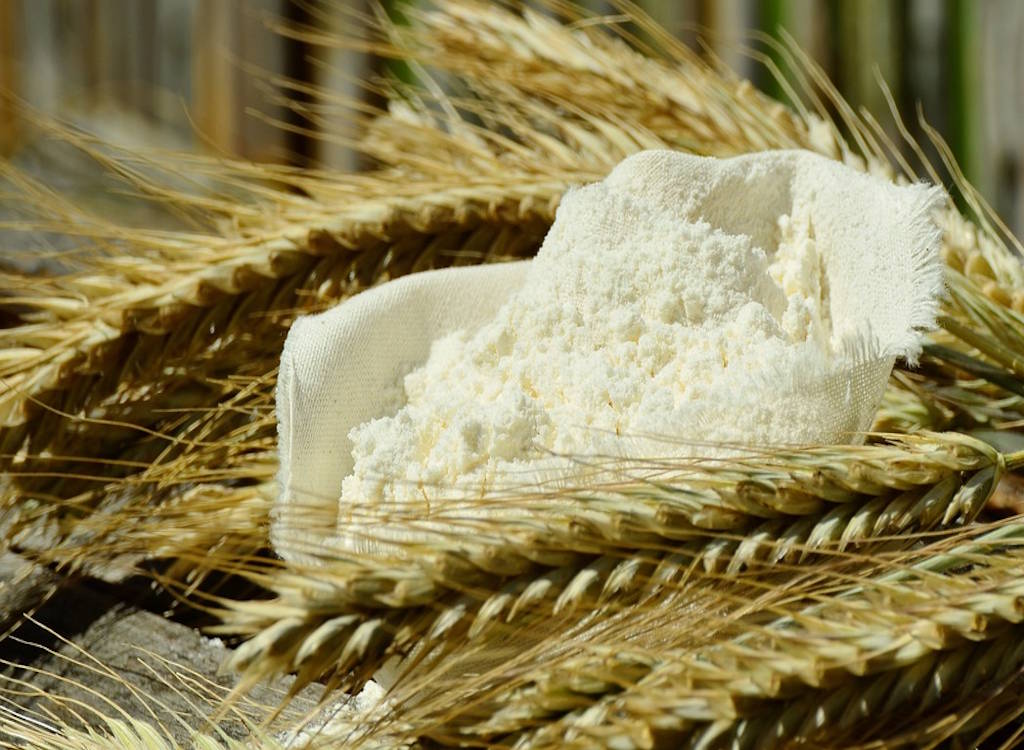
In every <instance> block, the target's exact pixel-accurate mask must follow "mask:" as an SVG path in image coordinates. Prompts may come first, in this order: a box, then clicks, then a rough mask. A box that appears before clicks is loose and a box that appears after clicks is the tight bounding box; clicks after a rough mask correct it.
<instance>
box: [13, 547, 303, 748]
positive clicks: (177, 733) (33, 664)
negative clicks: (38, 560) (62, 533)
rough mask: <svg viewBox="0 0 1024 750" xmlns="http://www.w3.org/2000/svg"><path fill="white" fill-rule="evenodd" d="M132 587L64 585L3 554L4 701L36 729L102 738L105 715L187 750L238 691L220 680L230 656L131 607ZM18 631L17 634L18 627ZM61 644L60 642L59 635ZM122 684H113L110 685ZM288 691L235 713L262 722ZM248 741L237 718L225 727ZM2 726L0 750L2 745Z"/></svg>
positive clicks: (281, 685) (259, 692) (278, 690)
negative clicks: (153, 730)
mask: <svg viewBox="0 0 1024 750" xmlns="http://www.w3.org/2000/svg"><path fill="white" fill-rule="evenodd" d="M137 594H138V592H137V590H136V591H134V593H133V590H132V589H131V588H130V587H121V588H119V587H111V586H105V585H103V584H100V583H98V582H96V581H94V580H91V579H76V580H72V579H67V578H63V577H61V576H60V575H57V574H55V573H53V572H52V571H49V570H47V569H45V568H41V567H39V566H37V565H35V564H33V563H31V562H28V561H27V560H25V559H24V558H21V557H19V556H17V555H15V554H13V553H9V552H8V553H3V554H0V627H3V629H4V630H5V631H11V635H10V636H9V637H7V638H4V639H2V640H0V664H3V665H6V666H5V667H4V668H3V669H2V670H0V700H3V701H4V703H5V704H6V706H7V707H8V708H10V707H11V706H12V705H14V706H17V709H18V711H19V712H20V713H21V714H22V715H24V716H28V717H34V718H36V719H38V720H40V721H43V722H44V723H46V722H51V723H52V722H53V721H55V720H59V721H60V722H62V723H64V724H65V725H67V726H71V727H76V728H81V729H86V728H88V727H92V728H95V729H99V728H102V726H103V725H102V723H101V720H100V719H99V718H98V717H99V713H98V712H102V713H104V714H106V715H108V716H109V715H111V713H112V706H117V707H118V708H117V709H114V710H115V712H116V713H120V712H121V711H123V712H124V713H125V714H127V715H129V716H132V717H135V718H140V719H145V720H147V721H151V722H152V723H154V724H157V725H159V726H161V727H164V728H165V729H166V730H167V732H168V733H169V734H170V735H171V736H172V737H173V738H174V739H175V740H176V741H177V742H179V743H182V745H183V746H188V745H187V744H186V743H187V741H188V739H189V736H190V734H191V733H192V732H193V731H194V730H201V729H207V730H209V726H205V727H204V723H205V722H204V718H203V717H205V716H208V715H210V714H211V713H212V712H213V710H214V708H215V707H216V705H217V701H218V700H219V699H221V698H223V697H224V696H225V695H227V693H228V692H229V690H230V688H231V687H232V686H233V684H234V677H233V675H225V674H221V673H220V668H221V665H222V663H223V661H224V659H225V658H226V656H227V654H228V649H227V648H226V647H225V646H224V645H223V644H222V643H221V642H220V641H218V640H215V639H209V638H206V637H204V636H203V635H202V634H201V633H200V632H198V631H197V630H195V629H193V628H191V627H187V626H186V625H183V624H180V623H178V622H174V621H173V620H170V619H167V618H165V617H163V616H161V615H160V614H156V613H153V612H149V611H146V610H144V609H140V608H137V607H133V606H132V605H131V603H130V602H131V601H132V600H133V599H137V598H138V595H137ZM19 622H20V626H18V624H19ZM58 633H59V634H60V635H59V636H58V635H57V634H58ZM115 675H116V678H115V677H114V676H115ZM288 684H289V681H288V680H279V681H277V682H275V683H273V684H271V685H269V686H261V687H259V688H257V689H256V690H255V691H254V692H253V694H252V695H251V696H250V698H249V699H248V700H247V701H244V702H242V703H241V704H239V711H240V712H241V714H242V715H251V716H252V717H253V718H254V719H256V720H257V721H258V719H259V718H262V717H265V715H266V710H265V709H264V710H262V711H257V710H254V708H255V707H256V706H259V705H264V706H266V705H276V704H277V703H278V701H279V700H280V699H281V698H282V697H283V695H284V694H285V692H286V690H287V687H288ZM315 696H316V691H315V690H314V689H307V690H306V691H303V693H301V694H300V695H299V697H298V698H297V699H296V700H295V702H294V704H293V705H292V706H291V708H290V713H291V714H292V715H301V714H304V713H305V712H307V711H309V710H310V709H311V708H312V707H313V706H314V705H315ZM219 726H220V728H221V730H223V731H225V732H227V733H228V734H229V735H231V736H235V737H242V736H245V727H244V724H243V723H242V721H241V719H240V717H239V716H238V715H235V716H231V717H228V718H227V719H226V720H225V721H224V722H222V723H221V724H220V725H219ZM2 727H3V722H0V742H2V741H4V739H7V740H10V739H11V738H10V737H6V738H5V737H4V732H3V728H2Z"/></svg>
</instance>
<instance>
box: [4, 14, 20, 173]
mask: <svg viewBox="0 0 1024 750" xmlns="http://www.w3.org/2000/svg"><path fill="white" fill-rule="evenodd" d="M15 3H16V0H0V156H9V155H10V154H11V153H12V152H13V151H14V148H15V144H16V141H17V137H18V133H17V123H16V121H15V116H14V106H13V104H12V102H11V100H10V98H9V97H10V96H14V95H17V93H18V79H17V75H16V70H15V65H16V62H17V59H18V52H17V49H16V48H15V44H16V43H17V41H18V27H19V21H20V19H19V17H18V9H17V8H16V7H15Z"/></svg>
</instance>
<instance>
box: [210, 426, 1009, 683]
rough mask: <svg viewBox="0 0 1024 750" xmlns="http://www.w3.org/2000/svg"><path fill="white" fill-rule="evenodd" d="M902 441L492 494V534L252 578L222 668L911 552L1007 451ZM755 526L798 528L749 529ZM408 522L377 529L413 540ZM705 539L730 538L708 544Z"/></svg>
mask: <svg viewBox="0 0 1024 750" xmlns="http://www.w3.org/2000/svg"><path fill="white" fill-rule="evenodd" d="M899 441H900V442H898V443H894V444H889V445H872V446H862V447H854V446H848V447H845V448H844V449H843V450H836V449H834V448H833V449H810V450H806V451H792V452H779V453H775V454H772V455H770V456H767V457H760V456H759V457H756V458H748V459H746V460H745V461H736V462H725V463H724V464H722V465H717V466H716V465H715V464H711V465H707V466H705V465H701V464H697V465H696V466H693V465H687V464H685V463H684V464H682V465H680V467H679V468H676V469H675V470H672V467H671V464H670V463H669V462H667V461H666V462H662V463H661V464H660V465H659V468H660V469H661V473H660V475H659V476H658V480H657V482H647V483H644V482H641V483H639V484H635V485H634V486H632V487H630V486H626V487H622V486H621V485H620V486H618V487H613V488H609V489H608V490H604V489H602V488H600V487H599V486H596V487H595V486H593V485H592V486H590V487H588V490H587V492H586V493H581V492H572V491H569V492H560V493H558V494H556V495H554V496H551V497H545V496H543V495H540V496H538V497H537V498H536V499H535V500H534V501H533V502H531V503H530V504H528V505H525V506H521V508H517V507H516V505H517V503H518V504H521V503H522V502H523V500H522V498H499V500H500V502H501V505H502V512H503V515H504V517H506V518H508V519H512V522H510V523H506V524H504V526H503V532H502V534H501V535H500V536H496V535H494V534H492V533H490V527H488V526H486V525H481V524H479V523H474V524H470V525H466V522H465V521H464V520H463V521H462V522H461V525H460V518H464V517H465V509H464V508H463V509H460V510H459V511H457V512H454V513H452V514H451V517H450V518H449V517H446V518H445V521H444V523H445V525H446V526H447V527H449V528H450V529H452V533H450V535H449V534H446V535H436V536H435V538H432V539H431V540H430V543H429V544H426V543H424V542H423V541H420V540H417V541H415V542H410V543H408V555H407V556H406V557H404V558H402V559H399V560H388V559H381V560H374V559H373V558H367V557H363V558H353V559H348V560H343V559H335V560H333V561H329V562H328V563H327V564H326V565H325V566H324V567H323V568H317V569H315V570H308V571H302V570H300V571H292V570H280V571H277V572H274V573H271V574H260V575H258V576H256V580H257V582H259V583H260V584H261V585H264V586H266V587H268V588H270V589H271V590H273V591H276V592H277V594H278V596H277V598H276V599H274V600H271V601H266V602H230V603H228V604H227V610H226V611H225V612H224V613H223V614H222V617H223V619H224V621H225V624H224V625H223V626H218V627H217V632H231V633H245V634H251V635H252V636H253V637H252V638H251V640H249V641H248V642H247V643H246V644H245V646H243V647H242V648H240V649H238V651H236V653H235V656H234V657H233V658H232V660H231V662H230V663H229V665H228V666H229V667H231V668H233V669H236V670H239V671H242V672H244V677H243V679H242V684H243V685H245V686H250V685H252V684H255V683H256V682H257V681H258V680H260V679H263V678H265V677H268V676H271V675H274V674H278V673H280V672H285V671H299V673H300V676H299V681H298V682H297V685H301V684H304V682H306V681H308V680H312V679H317V678H319V677H321V676H323V675H325V674H328V673H337V674H338V676H339V679H340V680H342V681H345V680H347V672H348V671H349V670H352V669H354V668H356V667H359V669H358V670H357V673H358V675H362V676H365V675H368V674H372V672H373V671H375V670H376V669H378V668H379V667H380V666H381V664H382V663H383V662H384V661H385V660H386V659H387V658H388V657H389V655H390V654H391V653H393V652H398V653H409V652H411V651H414V650H418V651H419V652H421V653H422V652H424V651H429V650H430V649H432V648H434V647H435V646H436V647H441V646H442V645H443V644H442V641H444V640H445V639H454V640H455V641H456V642H458V641H459V640H461V639H462V638H465V637H468V638H469V639H470V640H471V641H477V642H482V640H483V636H484V635H487V634H493V633H494V632H495V628H494V626H495V625H496V624H497V623H498V622H499V618H501V619H502V620H504V622H503V623H502V625H503V627H502V628H499V629H498V630H499V631H503V630H504V629H505V628H507V627H525V628H527V629H529V626H530V625H531V624H532V623H536V622H537V621H538V620H541V619H543V618H545V617H547V616H548V615H549V614H552V615H554V616H559V615H564V614H571V613H573V612H574V611H577V610H582V611H585V612H587V613H589V615H591V616H594V615H597V614H602V613H605V612H611V611H618V610H621V609H622V608H623V607H627V606H630V605H632V604H635V603H636V599H635V596H636V595H637V594H642V593H644V592H643V586H641V585H640V582H641V581H647V580H663V581H664V583H663V584H662V585H660V586H656V587H655V588H656V590H660V589H661V588H664V587H665V586H668V585H669V583H670V581H671V579H672V578H673V577H675V576H676V575H678V573H679V571H680V570H683V571H692V570H693V569H694V568H695V567H699V568H700V569H703V570H706V571H708V572H709V573H714V572H716V570H717V569H718V568H720V567H723V566H724V567H725V568H726V574H727V575H734V574H735V573H736V572H738V571H739V570H740V569H741V568H742V567H743V566H750V565H752V564H753V563H754V562H755V560H757V559H759V558H760V559H762V560H763V561H764V563H763V564H765V565H768V566H778V567H779V569H785V568H786V566H787V564H789V563H791V562H796V563H799V562H801V561H803V560H805V559H806V558H807V557H808V555H811V554H813V553H814V552H815V551H822V552H828V551H831V552H833V553H834V552H836V551H843V550H844V549H846V548H848V547H851V548H852V545H856V544H858V543H863V542H864V541H867V540H870V539H872V538H878V537H880V536H883V535H890V534H900V533H903V534H905V536H904V537H902V538H903V540H904V543H910V541H911V540H912V539H913V536H912V535H910V532H916V531H923V530H928V529H932V528H941V527H943V526H950V525H954V524H962V523H965V522H967V521H969V520H970V519H972V518H973V517H974V515H975V514H976V513H977V512H978V510H980V508H981V507H982V505H983V504H984V502H985V501H986V499H987V498H988V496H989V494H990V493H991V491H992V489H993V487H994V486H995V482H997V481H998V478H999V476H1000V474H1001V473H1002V471H1003V458H1002V456H1000V455H999V454H998V453H996V452H995V451H994V450H992V449H991V448H989V447H988V446H986V445H984V444H982V443H980V442H978V441H974V440H971V439H969V438H964V437H962V436H951V435H947V436H934V435H933V436H924V435H921V436H903V437H901V438H899ZM679 498H682V499H681V500H680V499H679ZM525 511H528V513H529V515H528V516H527V515H526V514H525ZM441 513H442V515H446V511H441ZM765 516H767V517H769V518H779V519H785V518H786V517H787V516H788V517H790V518H793V517H797V518H795V519H793V520H777V521H774V520H773V521H770V522H769V523H768V524H762V525H760V527H758V524H759V522H760V519H761V518H763V517H765ZM528 518H529V519H534V520H532V521H528V520H527V519H528ZM382 520H384V519H382ZM431 520H432V522H433V524H434V525H435V526H436V521H434V519H431ZM418 521H419V519H418V518H416V517H415V516H412V515H410V516H409V517H405V518H400V519H387V520H385V522H386V523H390V524H393V525H394V524H401V525H402V527H403V528H413V529H415V528H417V522H418ZM488 521H489V522H492V523H493V521H494V519H493V518H491V519H488ZM378 523H380V521H378ZM709 529H712V530H716V529H717V530H729V529H738V530H739V533H737V534H736V535H735V536H734V537H732V538H729V537H720V538H718V539H714V540H713V541H711V542H708V541H706V537H707V532H708V530H709ZM481 532H482V533H481ZM773 534H779V536H777V537H773ZM389 538H390V537H389ZM889 538H890V540H892V538H893V537H889ZM896 538H897V539H898V538H900V537H896ZM687 540H689V541H688V542H687ZM680 542H683V543H682V544H680ZM890 543H891V541H890ZM665 550H671V553H667V552H665ZM602 552H604V554H601V553H602ZM327 559H328V560H329V558H327ZM538 566H541V567H542V568H543V567H545V566H549V567H550V568H551V569H549V570H547V571H543V570H538ZM645 569H646V571H647V572H648V573H647V575H642V573H644V572H645ZM673 571H674V572H673ZM648 576H651V577H650V578H648ZM647 593H648V595H650V592H647ZM425 607H426V608H427V609H426V612H425V613H424V612H423V611H422V610H423V608H425ZM518 620H522V622H519V621H518ZM357 679H361V678H357Z"/></svg>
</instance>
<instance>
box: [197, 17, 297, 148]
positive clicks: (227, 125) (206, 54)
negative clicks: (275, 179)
mask: <svg viewBox="0 0 1024 750" xmlns="http://www.w3.org/2000/svg"><path fill="white" fill-rule="evenodd" d="M286 1H287V0H202V2H200V3H199V6H198V8H197V9H196V14H195V21H194V27H193V44H192V49H193V57H192V100H193V107H194V111H195V118H196V123H197V125H198V126H199V129H200V130H201V131H202V134H203V136H204V137H205V139H206V140H207V141H208V142H209V143H210V144H211V145H212V146H214V147H215V148H217V149H219V150H222V151H223V152H225V153H226V154H229V155H231V156H241V157H245V158H249V159H255V160H261V161H286V160H288V158H289V154H288V152H287V144H288V137H287V134H286V133H285V131H284V130H283V129H281V128H280V127H278V126H277V125H274V124H271V123H270V122H268V120H273V121H280V120H284V119H286V117H287V116H286V113H285V112H284V111H283V109H282V108H281V107H280V106H278V105H276V104H273V103H271V102H269V101H268V100H267V96H266V89H267V87H268V81H267V79H268V77H269V76H272V75H280V74H281V73H282V72H283V71H284V70H285V67H286V66H285V59H284V50H285V40H284V39H282V38H281V37H280V36H278V35H276V34H275V33H274V32H273V31H271V30H270V29H268V28H267V27H266V25H265V23H266V21H267V19H268V18H275V19H280V18H282V17H283V2H286Z"/></svg>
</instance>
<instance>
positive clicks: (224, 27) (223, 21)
mask: <svg viewBox="0 0 1024 750" xmlns="http://www.w3.org/2000/svg"><path fill="white" fill-rule="evenodd" d="M237 4H238V3H237V2H236V1H235V0H221V2H209V1H207V2H204V3H202V4H201V5H200V6H199V9H198V11H197V13H196V17H195V21H194V23H195V26H194V40H195V41H194V43H193V51H194V53H193V57H192V103H193V108H194V111H195V120H196V125H197V126H198V127H199V130H200V133H201V137H202V138H204V139H206V140H207V141H208V142H210V143H211V145H213V146H214V147H215V148H218V149H222V150H223V151H225V152H226V153H228V154H232V155H235V154H237V153H238V152H239V150H240V146H241V143H240V137H239V134H238V127H239V126H238V118H237V117H236V102H235V93H236V92H235V74H236V70H235V64H234V62H233V61H232V59H231V52H232V51H235V50H237V49H238V47H239V42H238V26H237V24H235V23H233V21H234V19H235V16H236V12H237V9H236V6H237Z"/></svg>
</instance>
